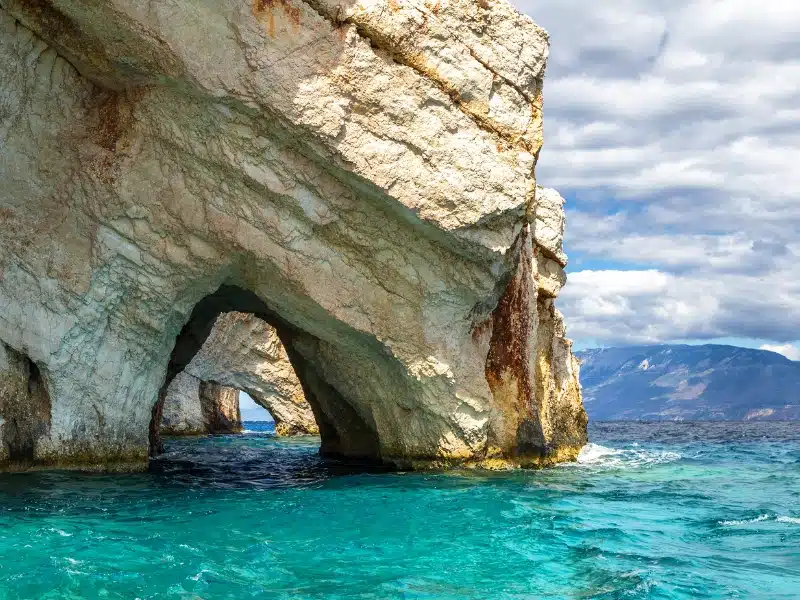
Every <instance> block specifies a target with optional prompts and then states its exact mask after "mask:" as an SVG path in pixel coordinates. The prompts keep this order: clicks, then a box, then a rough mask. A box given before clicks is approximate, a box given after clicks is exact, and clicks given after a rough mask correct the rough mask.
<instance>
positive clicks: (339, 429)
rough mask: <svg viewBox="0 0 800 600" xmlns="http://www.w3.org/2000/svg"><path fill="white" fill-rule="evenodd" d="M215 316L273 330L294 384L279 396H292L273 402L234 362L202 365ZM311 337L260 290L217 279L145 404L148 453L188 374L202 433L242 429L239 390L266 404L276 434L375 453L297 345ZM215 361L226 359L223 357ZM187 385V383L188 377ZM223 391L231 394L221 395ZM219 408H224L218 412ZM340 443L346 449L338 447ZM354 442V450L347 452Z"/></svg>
mask: <svg viewBox="0 0 800 600" xmlns="http://www.w3.org/2000/svg"><path fill="white" fill-rule="evenodd" d="M221 317H224V318H228V317H230V318H232V319H234V320H236V319H239V320H241V321H244V320H246V319H250V321H253V322H255V321H260V322H263V323H262V325H264V324H265V325H266V326H268V327H270V328H272V329H273V330H274V335H273V336H272V337H273V339H272V340H271V343H272V345H273V346H274V345H275V344H278V345H279V346H280V350H281V351H282V352H283V353H284V357H285V359H286V360H285V361H284V364H283V369H284V371H286V370H288V371H289V373H288V374H287V373H284V375H285V378H287V379H288V378H289V377H291V378H294V381H295V382H296V389H295V390H291V391H290V393H289V394H284V400H285V396H287V395H292V396H295V398H293V399H292V401H291V402H286V401H284V402H282V403H281V402H274V401H273V400H274V399H271V398H270V397H269V393H268V392H266V391H265V389H263V388H261V387H259V386H258V385H251V384H248V382H247V381H246V378H245V379H244V380H243V379H242V376H241V375H242V373H241V371H242V369H240V368H239V369H234V368H230V365H228V367H229V368H228V369H227V371H226V367H225V366H224V365H223V366H222V367H220V366H219V365H217V366H216V367H214V368H212V369H206V370H205V371H204V370H203V361H204V356H203V354H204V352H205V348H204V344H205V343H206V341H207V340H209V339H210V337H209V336H212V335H216V332H217V330H216V329H215V323H217V321H218V319H220V318H221ZM253 317H254V319H253ZM274 338H277V339H274ZM313 339H314V338H313V336H311V335H310V334H309V333H307V332H305V331H301V330H299V329H298V328H296V327H294V326H293V325H292V324H290V323H288V322H287V321H286V320H284V319H283V318H281V317H280V316H279V315H278V314H277V313H276V312H275V311H273V310H271V309H270V307H268V306H267V304H266V303H265V302H264V301H263V300H262V299H261V298H260V297H259V296H257V295H256V294H254V293H253V292H251V291H249V290H247V289H244V288H241V287H238V286H233V285H223V286H220V287H219V288H218V289H217V290H216V291H215V292H213V293H212V294H210V295H208V296H206V297H205V298H203V299H202V300H200V301H199V302H198V303H197V304H196V305H195V307H194V309H193V310H192V313H191V315H190V317H189V319H188V321H187V322H186V324H185V325H184V326H183V328H182V329H181V331H180V333H179V334H178V336H177V338H176V340H175V345H174V348H173V350H172V353H171V356H170V359H169V363H168V365H167V371H166V375H165V378H164V382H163V384H162V386H161V389H160V390H159V393H158V398H157V401H156V403H155V404H154V406H153V409H152V414H151V419H150V429H149V446H150V455H151V456H156V455H158V454H160V453H161V452H163V450H164V446H163V440H162V425H163V423H164V422H165V420H166V421H167V422H168V421H169V416H170V415H169V414H168V413H169V411H170V410H171V409H170V403H169V402H168V399H169V398H170V394H172V393H174V388H175V386H176V385H179V384H180V385H186V380H187V379H188V378H190V377H194V378H195V379H196V380H197V382H196V385H197V386H198V387H197V395H198V397H199V399H200V405H201V407H202V410H203V411H204V414H203V419H204V422H205V423H206V424H210V429H211V431H208V433H234V432H237V431H241V409H240V404H239V398H240V395H241V392H245V393H246V394H247V395H248V397H250V398H253V399H254V400H256V401H257V403H258V404H259V405H260V406H262V407H263V408H264V409H266V410H267V412H268V413H269V414H270V416H271V417H272V420H273V421H275V428H276V433H277V434H279V435H296V434H305V433H308V434H319V436H320V453H321V454H323V455H325V456H332V457H337V458H341V457H345V456H346V455H347V457H349V458H359V459H363V458H365V457H375V455H376V454H377V447H378V445H377V438H376V434H375V433H374V430H372V429H370V428H369V427H368V426H367V425H366V424H365V423H364V422H363V419H361V417H360V416H359V415H358V414H357V412H356V411H355V410H354V409H353V408H352V407H351V406H350V405H349V403H348V402H347V401H346V400H345V399H344V398H343V397H342V396H341V394H339V392H338V391H337V390H336V389H335V387H333V386H332V385H331V384H330V383H328V381H326V379H325V377H324V376H323V375H322V374H321V373H320V372H319V367H318V365H314V364H312V363H311V362H310V361H309V360H307V359H306V357H304V355H303V354H302V353H301V352H300V351H298V349H297V347H296V346H297V343H298V340H302V342H303V343H306V344H307V343H308V341H309V340H313ZM212 341H213V340H212ZM212 345H213V344H212ZM223 346H224V345H223ZM201 349H203V352H201ZM220 350H221V351H222V352H225V350H226V349H225V348H224V347H222V348H221V349H220ZM261 350H262V351H263V350H264V349H263V348H262V349H261ZM198 353H200V356H199V357H198ZM196 357H198V360H199V364H200V366H197V364H196V363H197V362H198V361H195V363H193V360H194V359H195V358H196ZM206 362H208V361H206ZM221 362H222V363H225V362H226V359H225V357H223V358H222V359H221ZM190 365H191V368H189V367H190ZM237 375H238V378H237ZM250 383H252V382H250ZM188 385H190V386H191V385H194V383H192V382H189V384H188ZM229 395H230V396H231V398H234V397H235V399H234V400H232V399H231V398H228V396H229ZM271 402H272V403H271ZM220 407H224V410H221V409H220ZM234 407H235V408H234ZM301 409H302V410H301ZM165 410H166V411H167V413H166V414H165ZM303 411H305V412H303ZM290 413H291V414H290ZM301 413H302V414H301ZM165 417H166V418H165ZM167 435H168V433H167ZM345 445H346V446H347V449H348V452H343V451H342V448H343V446H345ZM353 448H355V452H353V451H352V449H353Z"/></svg>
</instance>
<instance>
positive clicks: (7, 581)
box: [0, 423, 800, 599]
mask: <svg viewBox="0 0 800 600" xmlns="http://www.w3.org/2000/svg"><path fill="white" fill-rule="evenodd" d="M248 428H249V429H250V430H253V433H249V434H247V435H244V436H220V437H207V438H199V439H183V440H172V441H170V442H168V444H167V450H168V452H167V454H166V455H165V456H164V457H162V458H161V459H159V460H158V461H156V462H155V464H154V465H153V468H152V469H151V472H150V473H147V474H142V475H133V476H106V475H78V474H67V473H30V474H21V475H2V476H0V598H142V599H144V598H192V599H196V598H204V599H211V598H280V599H289V598H292V599H296V598H313V599H317V598H326V599H329V598H414V599H423V598H424V599H434V598H435V599H455V598H458V599H461V598H475V599H511V598H514V599H521V598H602V599H616V598H633V599H635V598H665V599H673V598H675V599H677V598H769V599H780V598H800V424H792V423H764V424H737V423H705V424H699V423H698V424H673V423H649V424H639V423H599V424H592V425H591V426H590V437H591V440H592V445H590V446H589V447H588V448H587V449H586V450H585V451H584V453H583V454H582V456H581V462H580V463H579V464H575V465H571V466H564V467H558V468H554V469H549V470H545V471H539V472H513V473H503V474H487V473H442V474H432V473H381V472H378V471H373V472H364V471H362V472H356V473H354V472H352V470H351V469H349V468H347V467H344V466H337V465H335V464H334V465H331V464H328V463H325V462H324V461H322V460H321V459H319V458H318V457H317V455H316V448H317V440H316V439H315V438H306V439H295V440H279V439H276V438H273V437H271V434H270V431H271V427H268V426H265V425H263V424H261V425H259V424H253V423H251V424H248Z"/></svg>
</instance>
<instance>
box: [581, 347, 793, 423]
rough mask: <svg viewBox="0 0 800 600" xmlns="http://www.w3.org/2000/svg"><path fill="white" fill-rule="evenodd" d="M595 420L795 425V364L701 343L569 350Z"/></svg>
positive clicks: (771, 354) (778, 357)
mask: <svg viewBox="0 0 800 600" xmlns="http://www.w3.org/2000/svg"><path fill="white" fill-rule="evenodd" d="M576 356H577V357H578V358H579V359H580V361H581V385H582V386H583V399H584V404H585V406H586V411H587V412H588V413H589V417H590V418H591V419H595V420H617V419H620V420H625V419H645V420H785V419H791V420H800V362H795V361H791V360H789V359H788V358H786V357H785V356H783V355H781V354H777V353H775V352H769V351H767V350H755V349H751V348H739V347H736V346H723V345H716V344H707V345H703V346H687V345H653V346H629V347H621V348H597V349H590V350H583V351H580V352H576Z"/></svg>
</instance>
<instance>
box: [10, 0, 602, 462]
mask: <svg viewBox="0 0 800 600" xmlns="http://www.w3.org/2000/svg"><path fill="white" fill-rule="evenodd" d="M546 57H547V34H546V33H545V32H544V31H543V30H542V29H540V28H539V27H537V26H536V25H535V24H534V23H533V22H532V21H531V20H530V19H528V18H527V17H525V16H522V15H520V14H518V13H517V12H516V11H514V9H513V8H511V7H510V5H508V4H507V3H506V2H505V1H503V0H488V1H487V2H472V1H471V0H470V1H467V0H450V1H449V2H424V1H422V0H414V1H412V2H403V3H398V2H392V1H390V0H374V1H371V2H366V3H355V2H351V1H349V0H347V1H343V0H340V1H335V0H331V1H328V0H307V1H305V2H304V1H301V0H285V1H282V2H280V3H276V2H252V3H250V2H241V1H239V0H224V1H221V2H219V1H216V0H214V1H211V0H200V1H199V2H198V1H195V0H191V1H190V0H176V1H175V2H171V3H169V6H167V5H165V4H163V3H152V2H147V1H146V0H124V1H123V0H97V1H93V2H84V1H82V0H35V1H33V0H0V98H3V104H2V105H0V144H2V145H3V152H2V153H0V180H2V181H3V186H0V224H1V225H2V226H0V340H2V342H3V343H4V344H5V345H6V346H7V347H9V348H12V349H14V350H15V351H17V352H23V353H25V355H27V356H29V357H30V359H31V360H32V361H33V362H35V363H36V364H37V365H39V368H40V369H41V371H42V372H46V374H47V377H45V379H44V384H45V385H46V388H47V392H48V397H49V398H50V400H51V419H50V425H49V429H47V431H44V432H43V433H42V435H41V436H40V437H39V440H38V442H37V444H36V446H35V449H34V460H35V461H36V462H39V463H42V464H59V465H65V466H74V467H83V468H103V469H140V468H143V467H144V466H145V465H146V462H147V455H148V447H149V437H150V436H149V434H148V425H149V423H150V420H151V407H152V406H153V404H154V401H155V399H156V397H157V396H158V394H159V390H161V389H162V387H163V384H164V381H165V365H167V364H168V363H169V367H168V368H167V379H168V378H169V377H171V376H174V373H175V372H176V371H175V369H176V367H177V366H179V365H182V366H183V367H185V362H186V360H185V356H188V354H189V352H184V350H181V349H182V348H184V347H190V346H191V345H192V344H194V345H195V346H196V342H197V339H194V341H192V340H191V339H190V338H203V339H204V336H205V335H207V331H206V329H210V324H209V322H208V321H207V320H203V319H200V320H198V319H196V317H197V315H198V312H197V311H198V310H201V311H202V310H205V309H203V308H202V307H212V308H213V305H214V303H215V302H222V303H224V302H223V300H225V298H226V297H227V300H231V297H230V295H228V296H226V293H227V292H225V290H234V289H235V290H237V291H236V293H235V297H236V302H228V304H227V305H226V306H227V308H226V310H240V311H244V312H253V313H254V314H259V315H261V314H263V315H264V316H266V317H267V320H268V321H269V322H271V323H273V324H275V326H276V328H277V329H278V332H279V334H280V335H281V338H282V339H284V340H285V346H286V348H287V352H288V353H289V356H290V358H291V359H292V362H293V363H294V364H295V367H296V368H297V371H298V375H299V376H300V377H301V380H302V382H303V386H304V387H305V388H307V390H309V391H308V392H307V396H309V399H310V396H314V397H315V398H316V399H315V400H311V399H310V401H311V402H312V405H313V406H316V408H315V410H318V411H319V412H320V415H321V416H324V417H325V418H327V419H328V421H324V422H320V429H321V431H322V437H323V440H324V444H325V448H326V450H327V451H328V452H331V453H341V454H345V455H353V456H355V455H358V456H370V457H372V458H376V459H380V460H383V461H388V462H393V463H397V464H403V465H411V466H418V465H426V464H431V463H432V462H433V463H434V464H452V463H458V464H464V463H467V464H480V465H485V466H498V465H507V464H521V465H541V464H549V463H551V462H556V461H559V460H568V459H570V458H573V457H574V456H576V455H577V452H578V450H579V448H580V447H581V446H582V445H583V444H584V443H585V441H586V428H585V426H586V416H585V413H584V411H583V408H582V405H581V399H580V391H579V386H578V383H577V364H576V361H575V360H574V359H573V358H572V355H571V352H570V343H569V341H568V340H566V338H565V337H564V328H563V324H562V322H561V319H560V316H559V315H558V312H557V311H556V310H555V308H554V306H553V298H554V297H555V295H556V294H557V293H558V290H559V289H560V287H561V286H562V285H563V283H564V271H563V267H564V265H565V263H566V257H565V256H564V255H563V252H562V251H561V247H560V243H561V233H562V230H563V210H562V208H561V200H560V198H559V197H558V195H557V194H555V193H554V192H551V191H545V190H542V189H541V188H537V186H536V181H535V177H534V167H535V163H536V159H537V157H538V153H539V150H540V148H541V143H542V139H541V125H542V116H541V106H542V104H541V102H542V95H541V92H542V82H543V74H544V65H545V62H546ZM220 290H222V292H220ZM209 299H210V300H209ZM211 312H213V311H211ZM217 312H218V311H217ZM198 323H201V324H198ZM186 327H189V330H187V329H186ZM204 332H205V333H204ZM176 336H177V345H176ZM189 342H191V343H189ZM187 343H189V346H186V344H187ZM173 348H174V349H175V350H176V352H177V353H176V352H173ZM170 356H172V358H170ZM326 427H327V428H328V429H327V431H326V430H325V428H326Z"/></svg>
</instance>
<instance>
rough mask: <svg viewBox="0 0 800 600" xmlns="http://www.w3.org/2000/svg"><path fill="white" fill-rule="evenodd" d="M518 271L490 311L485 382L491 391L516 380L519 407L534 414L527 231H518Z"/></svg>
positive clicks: (529, 414)
mask: <svg viewBox="0 0 800 600" xmlns="http://www.w3.org/2000/svg"><path fill="white" fill-rule="evenodd" d="M520 236H521V239H520V242H521V244H520V246H521V251H520V257H519V265H518V267H517V272H516V273H515V274H514V276H513V277H512V278H511V280H510V281H509V282H508V285H507V286H506V289H505V291H504V292H503V295H502V296H501V297H500V301H499V302H498V303H497V307H496V308H495V309H494V312H493V313H492V338H491V341H490V342H489V355H488V356H487V357H486V381H487V382H488V383H489V388H490V389H492V390H494V389H496V388H498V387H499V386H500V385H502V383H503V381H504V380H506V379H507V378H508V377H509V376H510V377H511V378H513V379H514V380H516V383H517V393H518V396H517V397H518V399H519V402H520V409H521V411H523V412H524V415H525V416H532V414H533V378H532V373H531V370H530V363H529V358H530V357H529V348H528V340H529V337H530V335H531V331H532V323H531V312H530V304H531V297H530V290H531V287H530V283H529V282H530V280H531V257H530V256H529V255H528V253H527V252H526V246H527V236H528V232H527V230H525V229H523V230H522V233H520Z"/></svg>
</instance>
